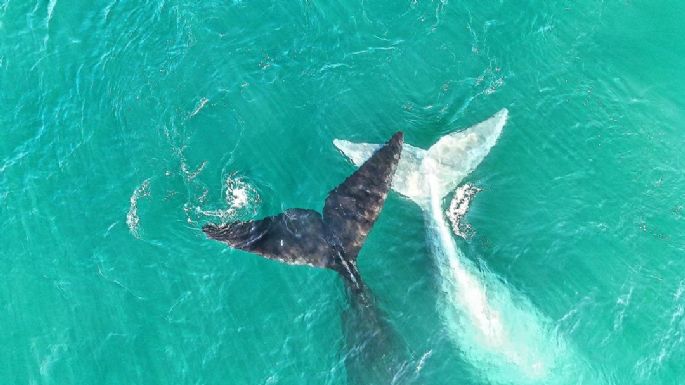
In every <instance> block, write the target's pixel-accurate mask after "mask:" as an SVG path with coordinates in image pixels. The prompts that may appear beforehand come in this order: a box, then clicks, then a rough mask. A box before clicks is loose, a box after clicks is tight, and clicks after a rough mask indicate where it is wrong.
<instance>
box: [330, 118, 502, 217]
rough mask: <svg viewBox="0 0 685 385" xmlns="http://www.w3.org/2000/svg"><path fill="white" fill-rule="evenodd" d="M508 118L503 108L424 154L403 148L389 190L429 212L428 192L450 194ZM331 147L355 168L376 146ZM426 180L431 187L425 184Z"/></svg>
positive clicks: (340, 143) (337, 141)
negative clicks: (430, 180)
mask: <svg viewBox="0 0 685 385" xmlns="http://www.w3.org/2000/svg"><path fill="white" fill-rule="evenodd" d="M508 115H509V111H508V110H507V109H506V108H504V109H502V110H500V111H499V112H497V113H496V114H495V115H493V116H492V117H490V118H489V119H487V120H485V121H483V122H481V123H478V124H476V125H474V126H472V127H469V128H467V129H465V130H462V131H458V132H453V133H451V134H447V135H445V136H443V137H441V138H440V139H439V140H438V141H437V142H436V143H435V144H433V145H432V146H431V147H430V148H429V149H428V150H422V149H420V148H416V147H413V146H410V145H408V144H404V150H403V155H402V159H401V160H400V163H399V165H398V166H397V172H396V175H395V177H394V180H393V185H392V188H393V190H395V191H397V192H398V193H400V194H402V195H404V196H405V197H407V198H410V199H411V200H412V201H414V202H416V203H417V204H418V205H419V206H421V207H422V208H424V209H429V207H430V194H431V190H437V191H435V193H436V194H437V195H438V196H439V197H441V198H442V197H444V196H445V195H447V194H449V193H450V192H451V191H453V190H454V189H455V188H456V187H457V186H458V185H459V183H460V182H461V181H462V180H463V179H464V178H465V177H466V176H467V175H468V174H469V173H470V172H471V171H473V170H474V169H475V168H476V167H477V166H478V164H480V162H481V161H482V160H483V159H484V158H485V156H486V155H487V154H488V152H490V148H492V146H494V145H495V143H496V142H497V139H498V138H499V136H500V134H501V133H502V128H503V127H504V125H505V124H506V121H507V118H508ZM333 144H334V145H335V146H336V147H337V148H338V149H339V150H340V151H341V152H342V153H343V154H344V155H345V156H346V157H347V158H349V159H350V160H351V161H352V162H353V163H354V164H356V165H359V164H361V163H363V162H364V161H365V160H366V159H368V158H369V157H370V156H371V155H372V154H373V151H374V149H376V148H378V146H380V145H377V144H369V143H353V142H349V141H346V140H340V139H335V140H334V141H333ZM428 176H430V177H431V179H432V181H433V182H432V183H428V179H427V177H428Z"/></svg>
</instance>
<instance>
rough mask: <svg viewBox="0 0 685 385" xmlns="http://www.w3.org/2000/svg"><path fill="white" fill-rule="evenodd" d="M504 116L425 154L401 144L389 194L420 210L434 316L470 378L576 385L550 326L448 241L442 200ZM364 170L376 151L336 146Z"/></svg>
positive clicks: (567, 354) (570, 359)
mask: <svg viewBox="0 0 685 385" xmlns="http://www.w3.org/2000/svg"><path fill="white" fill-rule="evenodd" d="M507 118H508V110H506V109H502V110H500V111H499V112H497V113H496V114H495V115H494V116H492V117H491V118H489V119H487V120H485V121H483V122H481V123H478V124H476V125H474V126H472V127H469V128H467V129H465V130H462V131H458V132H453V133H450V134H448V135H445V136H443V137H441V138H440V139H439V140H438V141H437V142H436V143H435V144H434V145H432V146H431V147H430V148H429V149H428V150H424V149H421V148H417V147H414V146H411V145H409V144H406V143H405V144H404V151H403V156H402V160H401V161H400V163H399V165H398V167H397V172H396V175H395V178H394V180H393V185H392V188H393V189H394V190H396V191H397V192H399V193H400V194H401V195H403V196H405V197H407V198H409V199H410V200H411V201H413V202H415V203H416V204H417V205H419V206H420V207H421V209H422V212H423V214H424V221H425V224H426V231H427V240H428V246H429V248H430V250H431V253H432V254H433V257H434V259H435V263H436V265H437V267H438V273H439V278H440V279H439V281H440V283H439V286H440V292H441V297H440V304H439V306H440V309H439V310H440V313H441V315H442V318H443V322H444V323H445V325H446V329H447V331H448V333H449V335H450V337H451V338H452V339H453V341H454V342H455V344H456V346H457V348H458V349H459V351H460V353H461V355H462V357H463V358H464V359H465V360H466V361H468V362H469V363H470V364H471V366H472V367H473V368H474V370H477V371H479V372H480V373H481V374H482V375H485V376H486V377H487V378H489V380H490V381H491V382H493V383H499V384H576V383H578V384H581V383H584V382H583V381H584V380H587V378H586V376H587V373H586V372H585V370H584V363H582V362H581V360H580V359H579V358H578V357H576V355H575V353H574V352H573V349H572V347H571V346H570V345H569V344H568V343H566V341H565V340H564V338H562V337H561V336H560V335H558V334H557V333H556V331H555V329H554V327H553V325H552V323H551V322H550V321H549V320H547V319H546V318H545V317H544V316H542V315H541V314H540V313H539V312H538V311H537V310H536V309H535V307H534V306H533V305H532V304H531V303H530V302H529V301H528V300H527V299H526V298H524V297H523V296H521V295H519V294H517V293H516V292H515V291H513V290H510V289H509V288H508V287H507V285H506V284H505V283H504V282H503V281H502V280H500V279H499V278H498V277H497V276H496V274H494V273H493V272H491V271H489V270H488V269H487V266H484V265H482V264H480V265H476V264H475V263H474V262H473V261H471V260H470V259H468V258H466V257H465V256H464V254H463V252H462V251H461V250H460V249H459V247H457V243H456V241H455V239H454V238H453V237H452V235H451V233H450V228H449V226H448V224H447V221H446V218H445V215H444V211H443V209H442V204H443V199H444V198H445V197H446V195H448V194H449V193H450V192H451V191H453V190H454V189H455V188H456V187H457V186H458V185H459V183H461V181H462V180H463V179H464V178H465V177H466V176H467V175H468V174H469V173H470V172H471V171H473V170H474V169H475V168H476V167H477V166H478V164H479V163H480V162H481V161H482V160H483V159H484V158H485V157H486V155H487V154H488V153H489V151H490V149H491V148H492V147H493V146H494V145H495V143H497V140H498V138H499V136H500V134H501V133H502V129H503V127H504V125H505V124H506V122H507ZM333 143H334V145H335V146H336V147H337V148H338V149H339V150H340V151H341V152H342V153H343V154H344V155H345V156H346V157H347V158H348V159H350V160H351V161H352V162H353V163H355V164H357V165H359V164H362V163H363V162H364V161H365V160H366V159H368V157H369V156H370V154H372V153H373V151H375V150H376V149H377V148H378V147H379V145H377V144H370V143H353V142H349V141H346V140H339V139H336V140H334V141H333Z"/></svg>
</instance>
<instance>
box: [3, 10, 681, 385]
mask: <svg viewBox="0 0 685 385" xmlns="http://www.w3.org/2000/svg"><path fill="white" fill-rule="evenodd" d="M683 20H685V3H684V2H682V1H676V0H671V1H668V0H664V1H644V0H635V1H618V0H617V1H588V0H582V1H557V2H549V1H537V2H533V1H529V2H521V1H508V0H507V1H504V0H502V1H479V2H477V1H455V0H452V1H447V0H441V1H418V0H413V1H410V0H407V1H364V0H341V1H333V2H323V1H308V0H305V1H273V2H269V1H251V0H243V1H240V0H236V1H215V0H210V1H180V0H168V1H163V0H161V1H155V2H152V1H149V2H143V1H138V2H136V1H126V0H108V1H94V2H86V1H75V2H67V1H64V0H49V1H47V0H37V1H24V0H0V241H1V244H2V245H1V246H0V277H1V279H0V382H1V383H3V384H55V385H58V384H59V385H62V384H126V385H129V384H145V385H152V384H194V385H195V384H197V385H200V384H207V385H210V384H231V385H243V384H245V385H257V384H265V385H267V384H282V385H291V384H292V385H294V384H297V385H302V384H347V383H348V375H349V373H348V368H347V367H346V364H345V359H344V357H345V355H346V352H345V348H344V345H345V344H344V340H345V336H344V331H343V327H342V325H341V323H342V321H341V313H343V311H344V310H345V309H346V307H347V306H348V305H347V303H348V299H347V296H346V293H345V290H344V287H343V283H342V280H341V279H340V278H339V277H338V276H337V275H336V274H335V273H333V272H332V271H329V270H323V269H316V268H312V267H307V266H289V265H285V264H281V263H278V262H275V261H271V260H267V259H264V258H261V257H259V256H256V255H252V254H249V253H246V252H242V251H237V250H232V249H229V248H228V247H225V246H224V245H222V244H221V243H218V242H215V241H210V240H208V239H207V238H206V237H205V235H204V234H203V233H202V231H201V226H202V225H203V224H204V223H207V222H226V221H231V220H247V219H253V218H259V217H263V216H266V215H273V214H276V213H279V212H281V211H283V210H284V209H287V208H293V207H300V208H312V209H316V210H320V209H321V207H322V206H323V200H324V199H325V197H326V195H327V193H328V191H330V190H331V189H332V188H333V187H335V186H336V185H338V184H339V183H340V182H341V181H342V180H343V179H344V178H345V177H346V176H348V175H349V174H351V173H352V172H353V171H354V170H355V166H354V165H353V164H352V163H351V162H350V161H349V160H348V159H347V158H346V157H345V156H343V155H342V154H341V153H340V151H338V150H337V149H336V148H335V146H334V145H333V140H334V139H345V140H350V141H355V142H370V143H381V142H384V141H386V140H387V139H388V138H389V137H390V136H391V135H392V133H394V132H395V131H398V130H402V131H404V133H405V140H406V142H407V143H409V144H412V145H414V146H417V147H421V148H428V147H429V146H430V145H432V144H433V143H435V142H436V141H437V140H438V139H439V138H440V137H441V136H442V135H445V134H448V133H451V132H455V131H460V130H463V129H465V128H467V127H470V126H472V125H474V124H476V123H478V122H481V121H483V120H485V119H487V118H488V117H490V116H492V115H493V114H495V113H496V112H497V111H499V110H501V109H502V108H506V109H508V110H509V117H508V121H507V123H506V126H505V127H504V129H503V131H502V134H501V136H500V137H499V139H498V142H497V144H496V145H495V146H494V147H493V148H492V149H491V150H490V153H489V155H487V157H486V158H485V159H484V161H483V162H482V163H481V164H480V165H479V166H478V168H476V169H475V171H473V172H472V173H471V174H469V175H468V176H467V177H466V179H465V180H464V182H463V183H468V184H469V185H471V186H474V187H475V188H477V189H481V190H482V191H481V192H479V193H478V194H476V195H475V196H474V197H473V198H472V200H471V202H470V208H469V210H468V212H467V214H466V215H465V217H464V218H463V219H462V220H463V221H464V223H465V224H467V225H468V226H470V228H469V230H468V232H467V235H466V237H465V239H464V238H461V237H457V236H456V235H454V234H451V235H450V237H451V238H450V237H447V238H449V239H451V241H449V242H453V243H456V247H455V248H453V249H451V251H450V252H445V251H444V250H442V252H445V253H446V255H447V254H449V255H452V257H455V258H457V257H458V258H460V259H459V260H460V261H461V262H462V263H465V264H466V266H472V267H474V266H475V268H473V269H472V271H471V272H472V273H473V276H474V277H475V278H474V279H475V282H477V283H478V284H479V285H481V286H479V287H481V288H482V289H483V292H484V293H485V294H484V295H485V296H486V297H487V298H488V300H491V301H495V302H497V301H498V300H499V299H501V298H505V299H506V304H507V305H506V306H504V307H502V308H501V309H500V311H501V314H500V316H501V320H502V322H504V327H506V328H509V329H511V330H519V331H520V333H515V334H514V335H513V337H516V338H513V337H512V338H513V339H510V343H509V345H507V349H509V352H508V353H507V354H504V355H503V356H501V357H500V356H497V355H496V354H495V355H493V354H494V353H493V354H489V353H488V354H484V353H483V354H481V353H482V352H483V351H485V350H483V349H486V348H487V347H484V346H480V345H479V342H478V341H476V340H473V341H471V340H469V339H468V338H469V333H462V334H459V335H460V336H461V337H460V338H454V333H453V331H454V330H452V329H454V328H451V327H450V326H454V325H451V324H450V322H451V321H450V317H448V316H445V313H444V311H443V310H444V307H445V306H447V305H446V304H445V301H444V300H442V299H441V298H443V294H444V291H445V290H447V289H446V288H445V286H443V285H441V284H440V277H441V276H442V275H441V272H440V267H439V265H438V264H436V260H435V259H436V258H435V255H434V254H435V253H434V252H432V250H433V251H434V249H436V243H432V244H431V238H430V237H429V236H427V234H426V226H427V225H426V224H424V215H423V213H422V211H421V209H420V208H419V206H417V205H415V204H414V203H412V202H411V201H409V200H408V199H406V198H404V197H402V196H401V195H399V194H397V193H395V192H391V193H390V195H389V197H388V199H387V201H386V204H385V208H384V210H383V212H382V214H381V216H380V218H379V220H378V222H377V223H376V225H375V227H374V229H373V231H372V232H371V234H370V236H369V238H368V240H367V242H366V244H365V246H364V248H363V249H362V251H361V254H360V255H359V269H360V271H361V274H362V276H363V277H364V279H365V281H366V282H367V284H368V285H369V287H370V288H371V289H372V290H373V293H374V295H375V297H376V299H377V304H378V307H379V308H380V309H381V310H382V314H384V317H385V319H386V321H387V323H388V324H389V325H390V326H391V327H392V328H393V330H394V331H395V332H396V334H397V335H398V336H400V337H401V339H402V340H403V341H404V343H405V344H406V346H407V347H408V350H409V352H410V355H409V356H410V358H411V359H409V360H408V361H407V362H406V367H405V370H407V371H409V372H411V373H412V376H413V378H412V382H411V383H412V384H429V385H439V384H460V385H471V384H473V385H477V384H531V383H540V384H588V385H594V384H597V385H610V384H611V385H614V384H615V385H624V384H645V385H646V384H649V385H661V384H663V385H681V384H684V383H685V172H684V170H685V92H684V90H685V75H684V74H685V72H684V70H683V68H685V39H683V34H684V33H685V28H683V27H684V24H683ZM450 200H451V196H448V197H446V198H445V199H444V200H442V201H441V202H437V203H436V205H437V206H436V207H437V209H436V211H438V213H439V211H440V208H442V209H443V210H447V209H448V207H449V205H450ZM442 235H443V236H444V235H445V234H444V233H443V234H442ZM447 238H444V237H443V239H447ZM449 242H447V243H449ZM447 243H446V244H447ZM438 246H440V245H438ZM485 277H487V279H486V278H485ZM481 278H482V279H481ZM456 292H457V294H463V291H462V292H459V290H457V291H456ZM462 332H463V330H462ZM533 347H534V348H539V349H538V350H537V351H542V352H546V354H545V357H543V358H544V360H545V362H551V363H552V364H554V365H556V364H555V363H560V362H561V364H560V365H559V368H558V369H555V370H552V371H547V372H545V373H544V376H543V377H540V378H538V377H534V376H533V377H532V378H528V377H526V376H525V375H524V374H521V373H520V372H518V371H515V370H512V371H508V370H507V366H506V365H502V364H501V362H494V361H492V360H506V359H507V357H513V356H517V355H518V354H519V353H521V352H525V351H527V349H528V348H531V349H532V348H533ZM491 350H492V349H491ZM494 350H496V349H494ZM490 353H492V352H490ZM495 353H497V352H495ZM493 357H494V358H493ZM498 357H499V358H498ZM502 357H504V358H502ZM569 362H570V363H569Z"/></svg>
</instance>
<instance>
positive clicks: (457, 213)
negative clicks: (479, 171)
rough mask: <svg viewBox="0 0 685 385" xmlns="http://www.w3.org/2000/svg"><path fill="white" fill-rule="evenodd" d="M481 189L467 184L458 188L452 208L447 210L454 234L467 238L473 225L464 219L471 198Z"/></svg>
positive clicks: (451, 204)
mask: <svg viewBox="0 0 685 385" xmlns="http://www.w3.org/2000/svg"><path fill="white" fill-rule="evenodd" d="M480 191H481V189H479V188H478V187H476V186H473V185H471V184H468V183H467V184H465V185H463V186H460V187H459V188H457V190H456V191H455V192H454V197H453V198H452V202H451V203H450V208H449V209H448V210H447V218H448V219H449V220H450V223H451V224H452V231H453V232H454V235H456V236H458V237H461V238H464V239H466V236H467V235H468V234H469V233H470V231H471V225H469V224H466V223H463V222H462V219H463V218H464V216H466V213H467V212H468V210H469V207H470V206H471V200H473V198H474V197H475V196H476V194H478V193H479V192H480Z"/></svg>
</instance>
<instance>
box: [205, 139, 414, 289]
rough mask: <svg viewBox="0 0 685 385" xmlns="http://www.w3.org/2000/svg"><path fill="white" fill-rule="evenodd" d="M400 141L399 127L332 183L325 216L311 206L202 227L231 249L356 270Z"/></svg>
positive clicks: (286, 261)
mask: <svg viewBox="0 0 685 385" xmlns="http://www.w3.org/2000/svg"><path fill="white" fill-rule="evenodd" d="M402 142H403V135H402V133H401V132H397V133H396V134H395V135H393V136H392V138H391V139H390V140H389V141H388V142H387V143H386V144H385V145H384V146H383V147H381V148H380V149H379V150H378V151H376V153H374V154H373V155H372V156H371V157H370V158H369V159H368V160H367V161H366V162H364V164H362V165H361V166H360V167H359V169H357V171H355V172H354V173H353V174H352V175H350V176H349V177H348V178H347V179H345V181H344V182H343V183H342V184H340V185H339V186H338V187H336V188H334V189H333V190H332V191H331V192H330V193H329V194H328V197H327V198H326V202H325V205H324V208H323V217H322V216H321V215H320V214H319V213H318V212H316V211H313V210H306V209H290V210H287V211H285V212H283V213H281V214H278V215H275V216H271V217H266V218H264V219H261V220H256V221H247V222H232V223H228V224H222V225H215V224H206V225H205V226H203V228H202V230H203V231H204V232H205V233H206V234H207V236H208V237H209V238H212V239H216V240H218V241H221V242H225V243H226V244H228V245H229V246H231V247H234V248H238V249H241V250H246V251H249V252H253V253H257V254H260V255H262V256H264V257H266V258H270V259H276V260H279V261H282V262H285V263H290V264H308V265H313V266H318V267H328V268H332V269H334V270H336V271H339V272H341V273H342V274H343V275H345V276H347V274H348V273H346V271H349V270H350V269H346V268H344V267H345V266H348V265H351V267H352V268H353V269H354V272H356V267H354V265H355V261H356V258H357V254H358V253H359V250H360V249H361V247H362V245H363V244H364V241H365V240H366V238H367V236H368V234H369V232H370V231H371V228H372V227H373V224H374V223H375V221H376V219H377V218H378V215H379V214H380V212H381V210H382V208H383V204H384V203H385V198H386V197H387V195H388V191H389V189H390V186H391V184H392V177H393V175H394V173H395V169H396V168H397V163H398V162H399V159H400V154H401V152H402ZM341 264H342V265H345V266H341ZM349 274H352V273H349ZM357 274H358V273H357ZM348 278H354V276H351V277H350V276H348Z"/></svg>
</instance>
